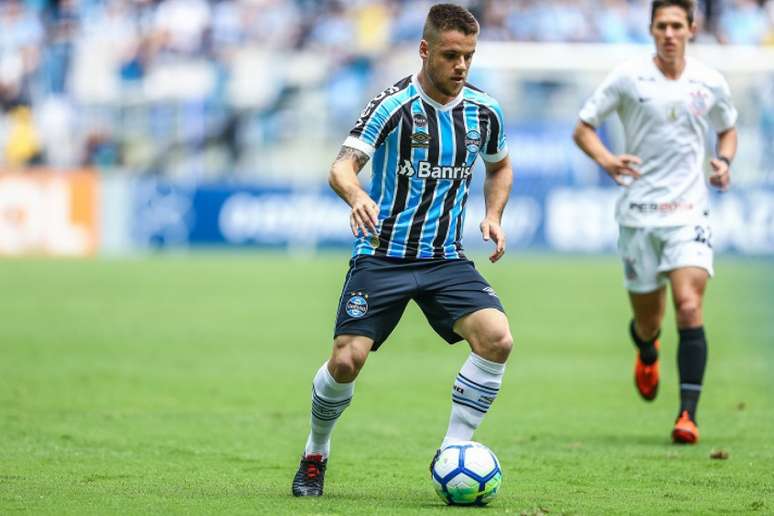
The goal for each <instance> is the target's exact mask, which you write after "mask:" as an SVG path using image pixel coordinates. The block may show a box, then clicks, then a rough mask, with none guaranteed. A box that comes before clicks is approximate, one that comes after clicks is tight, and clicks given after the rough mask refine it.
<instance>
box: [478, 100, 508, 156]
mask: <svg viewBox="0 0 774 516" xmlns="http://www.w3.org/2000/svg"><path fill="white" fill-rule="evenodd" d="M488 133H489V134H488V136H487V140H486V143H485V144H484V146H483V147H482V149H483V151H482V152H481V159H483V160H484V161H486V162H489V163H497V162H498V161H502V160H503V159H505V157H506V156H507V155H508V144H507V142H506V141H505V118H504V117H503V110H502V109H501V108H500V105H499V104H498V103H497V102H493V103H492V105H491V106H489V131H488Z"/></svg>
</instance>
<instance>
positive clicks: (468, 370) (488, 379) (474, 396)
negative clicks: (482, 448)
mask: <svg viewBox="0 0 774 516" xmlns="http://www.w3.org/2000/svg"><path fill="white" fill-rule="evenodd" d="M504 373H505V364H500V363H497V362H492V361H490V360H486V359H485V358H481V357H480V356H478V355H476V354H475V353H472V352H471V353H470V356H469V357H468V359H467V360H466V361H465V364H463V366H462V369H460V372H459V374H458V375H457V378H456V379H455V380H454V385H453V386H452V409H451V417H450V418H449V428H448V429H447V430H446V437H444V439H443V443H442V444H441V448H443V447H444V446H446V445H448V444H452V443H454V442H458V441H470V440H471V439H472V438H473V432H475V430H476V428H478V425H480V424H481V421H482V420H483V419H484V415H485V414H486V413H487V411H488V410H489V407H490V406H491V405H492V402H494V400H495V397H496V396H497V392H498V391H499V390H500V384H501V383H502V381H503V374H504Z"/></svg>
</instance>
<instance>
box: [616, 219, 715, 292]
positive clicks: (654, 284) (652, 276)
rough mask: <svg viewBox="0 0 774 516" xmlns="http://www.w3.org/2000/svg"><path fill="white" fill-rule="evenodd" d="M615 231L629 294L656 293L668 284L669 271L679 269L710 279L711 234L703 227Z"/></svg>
mask: <svg viewBox="0 0 774 516" xmlns="http://www.w3.org/2000/svg"><path fill="white" fill-rule="evenodd" d="M619 229H620V232H619V234H618V252H619V254H620V255H621V259H622V260H623V265H624V278H625V279H624V286H625V287H626V290H628V291H629V292H634V293H637V294H645V293H647V292H653V291H655V290H658V289H659V288H661V287H662V286H664V285H666V284H667V283H668V282H669V277H668V276H667V273H668V272H669V271H672V270H675V269H680V268H682V267H700V268H702V269H704V270H706V271H707V272H708V273H709V275H710V276H712V275H713V274H714V270H713V269H712V244H711V243H710V236H711V233H710V228H709V226H708V225H706V224H691V225H686V226H670V227H655V228H632V227H626V226H620V227H619Z"/></svg>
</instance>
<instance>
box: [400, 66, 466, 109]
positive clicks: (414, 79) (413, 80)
mask: <svg viewBox="0 0 774 516" xmlns="http://www.w3.org/2000/svg"><path fill="white" fill-rule="evenodd" d="M411 83H412V84H413V85H414V87H415V88H416V89H417V91H418V92H419V96H420V97H422V100H424V101H425V102H427V103H428V104H430V105H431V106H433V107H434V108H435V109H436V110H438V111H449V110H450V109H454V108H455V107H456V106H457V104H459V103H460V102H462V97H463V96H464V94H465V86H463V87H462V89H461V90H460V93H459V94H458V95H457V96H456V97H454V98H453V99H451V100H450V101H449V102H447V103H446V104H441V103H439V102H437V101H435V100H433V99H432V98H430V95H428V94H427V93H425V90H423V89H422V85H421V84H419V79H418V78H417V74H414V75H412V76H411Z"/></svg>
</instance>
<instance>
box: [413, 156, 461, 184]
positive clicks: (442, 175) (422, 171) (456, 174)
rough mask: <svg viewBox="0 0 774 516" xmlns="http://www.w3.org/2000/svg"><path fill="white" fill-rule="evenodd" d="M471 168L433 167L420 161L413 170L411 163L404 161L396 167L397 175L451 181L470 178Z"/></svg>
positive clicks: (427, 162) (426, 162)
mask: <svg viewBox="0 0 774 516" xmlns="http://www.w3.org/2000/svg"><path fill="white" fill-rule="evenodd" d="M471 173H472V172H471V167H469V166H467V165H462V166H459V167H441V166H438V165H433V164H431V163H430V162H429V161H420V162H419V167H418V168H416V169H414V166H413V165H412V164H411V161H409V160H407V159H404V160H403V163H402V164H401V165H400V166H399V167H398V175H401V176H407V177H414V176H416V177H418V178H419V179H452V180H457V181H459V180H462V179H467V178H468V177H470V174H471Z"/></svg>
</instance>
